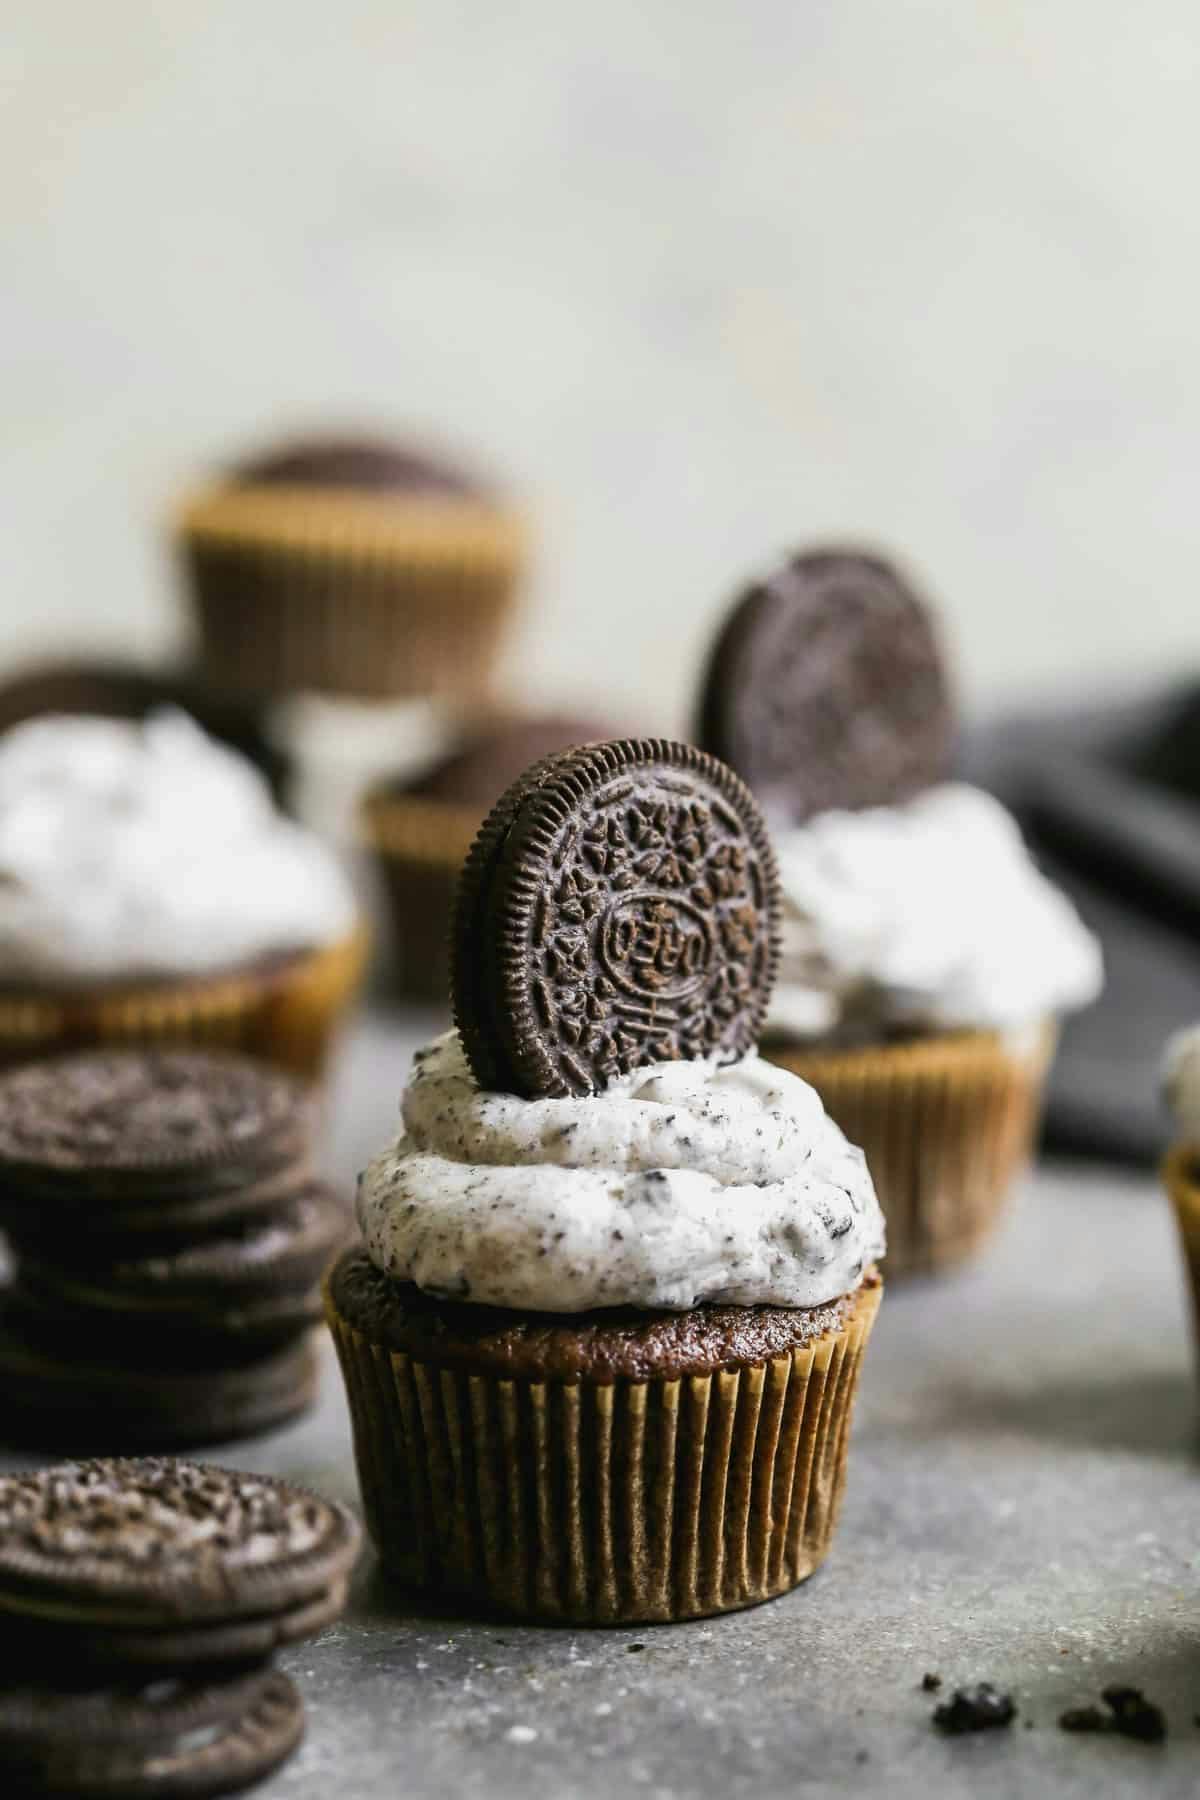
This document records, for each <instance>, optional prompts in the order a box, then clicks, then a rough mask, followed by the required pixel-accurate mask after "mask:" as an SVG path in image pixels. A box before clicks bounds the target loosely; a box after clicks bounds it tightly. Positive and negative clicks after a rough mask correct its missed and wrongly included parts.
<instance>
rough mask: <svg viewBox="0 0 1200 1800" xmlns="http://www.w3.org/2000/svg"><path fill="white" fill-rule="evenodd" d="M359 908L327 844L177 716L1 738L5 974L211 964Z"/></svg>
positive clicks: (71, 725) (101, 972) (59, 977)
mask: <svg viewBox="0 0 1200 1800" xmlns="http://www.w3.org/2000/svg"><path fill="white" fill-rule="evenodd" d="M355 917H356V908H355V903H354V897H353V894H352V892H351V889H350V886H349V883H348V882H347V880H346V877H345V875H344V874H343V872H342V870H341V868H340V866H339V865H338V863H337V861H336V859H335V858H334V857H333V856H332V854H331V853H330V852H329V851H328V850H327V849H326V848H325V846H324V845H323V844H321V843H320V842H319V841H318V840H317V839H315V838H313V837H312V836H310V834H309V833H307V832H305V831H303V830H302V829H301V828H300V827H299V826H298V825H296V824H294V823H293V822H292V821H291V820H289V819H286V818H284V817H283V816H282V815H281V814H280V813H279V812H277V811H276V809H275V806H274V804H273V802H272V799H271V794H270V790H269V788H268V786H267V784H266V782H265V781H264V780H263V778H262V776H261V775H260V774H259V773H258V771H257V770H256V769H254V768H253V767H252V766H251V765H250V764H249V763H248V762H246V761H245V760H244V759H243V758H241V757H240V756H238V755H236V754H235V753H234V752H233V751H231V750H228V749H226V748H225V747H224V746H222V745H219V744H217V743H215V742H214V741H213V740H212V739H211V738H208V737H206V736H205V734H204V733H203V732H202V731H201V730H200V729H199V727H198V726H196V725H195V724H193V723H192V721H191V720H190V719H189V718H188V717H187V716H186V715H185V714H183V713H178V712H170V711H164V712H160V713H156V714H154V715H152V716H151V717H150V718H149V719H148V720H147V721H146V722H145V723H144V724H139V723H136V722H132V721H124V720H117V719H99V718H86V717H70V716H51V717H46V718H42V719H35V720H31V721H30V722H29V723H27V724H24V725H20V726H17V727H16V728H15V729H14V730H12V731H10V732H8V733H6V734H5V735H4V736H3V737H0V980H3V981H6V982H8V983H10V984H12V983H20V984H21V985H23V986H29V985H55V984H59V985H66V984H79V983H92V982H110V981H122V980H142V979H163V978H169V977H172V976H186V975H197V974H208V973H214V972H219V971H222V970H227V969H233V968H239V967H244V966H247V965H251V964H254V963H256V962H258V961H260V960H261V959H263V958H266V957H272V956H276V955H282V954H288V953H291V952H294V951H298V950H301V949H307V948H310V947H314V946H318V945H322V944H325V943H330V942H333V941H335V940H336V939H337V938H339V937H341V936H342V935H343V934H345V933H346V932H348V931H350V930H351V929H352V928H353V926H354V922H355Z"/></svg>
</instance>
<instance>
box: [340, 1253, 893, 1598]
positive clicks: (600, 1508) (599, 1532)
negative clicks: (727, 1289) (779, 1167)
mask: <svg viewBox="0 0 1200 1800" xmlns="http://www.w3.org/2000/svg"><path fill="white" fill-rule="evenodd" d="M881 1292H882V1289H881V1286H880V1284H879V1283H878V1282H874V1283H872V1284H871V1285H864V1286H863V1287H862V1288H861V1289H860V1290H859V1292H858V1294H857V1295H856V1297H855V1300H854V1302H853V1305H852V1307H851V1309H850V1311H849V1313H848V1315H847V1317H846V1322H845V1324H844V1325H843V1326H842V1328H841V1329H840V1330H838V1331H836V1332H830V1333H827V1334H826V1335H824V1336H823V1337H820V1338H818V1339H815V1340H814V1341H813V1342H812V1343H810V1344H808V1345H806V1346H804V1347H802V1348H800V1349H797V1350H795V1351H793V1352H792V1353H791V1354H790V1355H787V1356H783V1357H778V1358H775V1359H773V1360H770V1361H768V1362H765V1363H761V1364H753V1365H746V1366H742V1367H736V1368H733V1369H729V1370H725V1371H719V1372H717V1373H715V1374H711V1375H685V1376H681V1377H678V1378H665V1377H664V1378H661V1379H650V1380H646V1381H633V1380H627V1379H626V1380H617V1381H614V1382H611V1383H606V1384H605V1383H598V1382H588V1381H580V1382H576V1383H570V1382H562V1381H534V1380H528V1379H505V1378H501V1377H499V1376H496V1375H494V1374H492V1373H490V1372H487V1373H479V1374H476V1373H471V1372H468V1371H466V1370H464V1369H461V1368H451V1367H444V1366H438V1365H436V1364H434V1363H431V1362H425V1361H422V1360H420V1359H418V1358H416V1357H413V1356H410V1355H408V1354H405V1353H403V1352H400V1351H395V1350H389V1349H387V1348H385V1347H384V1346H382V1345H378V1344H373V1343H371V1342H369V1341H368V1340H367V1339H366V1338H365V1337H364V1336H363V1335H362V1334H361V1333H360V1332H359V1331H358V1330H356V1329H355V1328H354V1327H353V1326H351V1325H350V1324H348V1323H347V1322H346V1321H345V1320H344V1319H343V1318H342V1317H341V1316H340V1315H339V1314H338V1312H337V1310H336V1308H335V1307H334V1306H333V1304H332V1301H331V1299H330V1297H329V1294H328V1291H327V1294H326V1304H327V1311H328V1316H329V1322H330V1326H331V1329H332V1331H333V1335H334V1340H335V1342H336V1345H337V1349H338V1355H339V1357H340V1360H341V1365H342V1372H343V1375H344V1377H345V1382H346V1388H347V1392H348V1394H349V1399H350V1411H351V1416H352V1419H353V1424H354V1443H355V1455H356V1458H357V1463H358V1473H359V1481H360V1485H361V1488H362V1495H363V1501H364V1508H365V1513H366V1519H367V1525H368V1529H369V1531H370V1533H371V1536H372V1538H373V1540H374V1543H375V1546H376V1549H377V1550H378V1552H379V1555H380V1558H381V1560H382V1561H383V1563H384V1564H385V1566H386V1567H387V1568H388V1570H389V1571H390V1572H391V1573H392V1574H393V1575H394V1576H396V1577H397V1578H398V1579H399V1580H401V1581H403V1582H404V1583H406V1584H407V1585H410V1586H412V1587H415V1588H419V1589H422V1590H425V1591H426V1592H431V1593H434V1594H441V1595H443V1596H446V1597H448V1598H450V1597H452V1598H455V1599H457V1600H460V1601H461V1600H467V1601H470V1602H473V1603H475V1604H480V1605H486V1606H490V1607H493V1608H497V1609H500V1610H502V1611H504V1612H506V1613H509V1614H513V1615H516V1616H519V1617H523V1618H531V1619H546V1620H557V1621H562V1622H569V1623H576V1624H591V1625H603V1624H619V1623H633V1622H641V1621H647V1622H648V1621H654V1620H672V1619H690V1618H697V1617H702V1616H704V1615H705V1614H709V1613H719V1612H727V1611H732V1610H734V1609H736V1608H738V1607H744V1606H751V1605H754V1604H756V1603H757V1602H758V1601H761V1600H767V1599H769V1598H770V1597H771V1596H772V1595H775V1594H781V1593H783V1592H784V1591H785V1590H787V1589H788V1588H791V1587H794V1586H795V1585H796V1584H797V1583H798V1582H801V1581H803V1580H804V1579H805V1578H806V1577H807V1576H808V1575H811V1574H812V1572H813V1570H814V1569H815V1568H816V1567H817V1566H818V1565H819V1564H820V1563H821V1561H822V1560H823V1559H824V1557H825V1554H826V1552H827V1551H828V1549H829V1543H830V1539H831V1537H832V1535H833V1530H834V1526H835V1524H836V1522H837V1516H838V1511H839V1508H840V1505H841V1499H842V1492H843V1489H844V1486H845V1475H846V1449H847V1438H848V1433H849V1428H850V1417H851V1411H852V1406H853V1400H854V1393H855V1389H856V1386H857V1383H858V1375H859V1368H860V1364H861V1361H862V1356H863V1352H864V1350H865V1348H866V1344H867V1339H868V1337H869V1335H870V1331H871V1327H872V1324H873V1323H874V1320H875V1315H876V1312H877V1310H878V1307H879V1301H880V1295H881Z"/></svg>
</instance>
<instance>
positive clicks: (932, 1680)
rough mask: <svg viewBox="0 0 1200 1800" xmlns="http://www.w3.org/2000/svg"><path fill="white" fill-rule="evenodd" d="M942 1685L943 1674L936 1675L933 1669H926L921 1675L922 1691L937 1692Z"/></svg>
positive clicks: (927, 1692)
mask: <svg viewBox="0 0 1200 1800" xmlns="http://www.w3.org/2000/svg"><path fill="white" fill-rule="evenodd" d="M941 1685H942V1678H941V1676H940V1675H935V1674H934V1672H933V1670H932V1669H926V1671H925V1673H924V1674H923V1675H922V1677H921V1689H922V1692H923V1693H926V1694H936V1693H937V1691H938V1689H939V1688H940V1687H941Z"/></svg>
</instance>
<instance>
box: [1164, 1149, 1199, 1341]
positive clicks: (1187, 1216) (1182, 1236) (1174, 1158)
mask: <svg viewBox="0 0 1200 1800" xmlns="http://www.w3.org/2000/svg"><path fill="white" fill-rule="evenodd" d="M1163 1182H1164V1184H1165V1186H1166V1190H1167V1193H1168V1195H1169V1196H1170V1200H1171V1204H1172V1206H1173V1207H1174V1209H1175V1222H1176V1224H1177V1225H1178V1227H1179V1247H1180V1249H1181V1250H1182V1251H1183V1262H1184V1267H1185V1268H1186V1270H1187V1273H1188V1281H1189V1284H1190V1287H1191V1295H1192V1319H1193V1322H1194V1324H1195V1326H1196V1329H1197V1332H1198V1333H1200V1145H1197V1144H1195V1143H1182V1144H1176V1146H1175V1148H1174V1149H1173V1150H1171V1151H1170V1152H1169V1153H1168V1155H1167V1159H1166V1161H1165V1162H1164V1164H1163Z"/></svg>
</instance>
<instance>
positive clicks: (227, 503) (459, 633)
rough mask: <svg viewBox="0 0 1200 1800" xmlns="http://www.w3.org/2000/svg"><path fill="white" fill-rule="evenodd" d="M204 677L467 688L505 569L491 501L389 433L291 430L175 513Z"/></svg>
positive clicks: (511, 552) (236, 681)
mask: <svg viewBox="0 0 1200 1800" xmlns="http://www.w3.org/2000/svg"><path fill="white" fill-rule="evenodd" d="M176 538H177V542H178V546H179V549H180V552H181V555H182V560H183V566H184V572H185V576H186V581H187V587H188V592H189V594H190V597H191V601H192V605H193V609H194V615H195V620H196V625H197V629H198V633H199V639H200V648H201V657H202V662H203V666H204V669H205V671H206V673H207V675H208V676H209V677H210V679H211V680H212V681H213V682H214V683H215V684H218V685H220V686H221V687H223V688H226V689H229V690H240V691H252V692H258V693H264V694H279V693H287V692H291V691H294V690H297V689H306V690H312V691H316V692H326V693H341V694H347V695H355V696H359V697H361V698H368V699H370V698H385V697H390V698H396V697H400V696H404V695H437V696H445V697H459V698H462V697H477V696H478V695H479V694H481V693H482V692H485V691H486V689H487V687H488V685H489V683H490V681H491V677H492V671H493V666H494V663H495V659H496V655H497V652H498V650H499V647H500V642H501V638H502V634H503V628H504V625H505V623H506V621H507V619H508V616H509V613H510V611H511V603H512V599H513V592H514V588H515V585H516V581H517V577H518V575H519V572H520V565H521V556H522V531H521V527H520V524H519V521H518V519H517V517H516V515H515V514H514V512H513V511H512V509H511V508H510V507H509V506H508V505H507V503H506V502H504V501H503V500H501V499H499V498H498V497H497V496H496V495H494V494H493V493H492V492H491V491H490V490H489V489H488V488H487V487H486V486H485V485H484V484H482V483H480V482H478V481H476V480H475V479H474V478H473V477H471V476H470V475H468V474H466V473H464V472H462V471H460V470H458V469H457V468H455V467H453V466H451V465H449V464H443V463H442V462H440V461H438V460H436V459H434V458H432V457H430V456H427V455H425V454H424V453H421V452H419V451H416V450H413V449H410V448H408V447H406V446H404V445H401V444H391V443H388V442H385V441H382V440H375V439H371V438H358V437H330V438H312V439H300V440H297V441H295V442H293V443H290V444H284V445H281V446H280V447H278V448H277V449H273V450H271V451H269V452H267V453H265V454H263V455H261V456H258V457H253V458H250V459H248V460H245V461H243V462H241V463H239V464H236V465H235V466H234V467H233V468H232V469H231V471H230V472H229V473H228V474H227V475H226V476H225V477H224V478H222V479H218V480H217V481H216V482H214V483H212V484H210V485H209V486H208V487H206V488H204V489H203V490H201V491H200V492H198V493H196V494H195V495H193V496H192V497H191V498H190V499H188V500H186V501H185V503H184V505H183V507H182V510H181V512H180V514H179V517H178V519H177V522H176Z"/></svg>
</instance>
